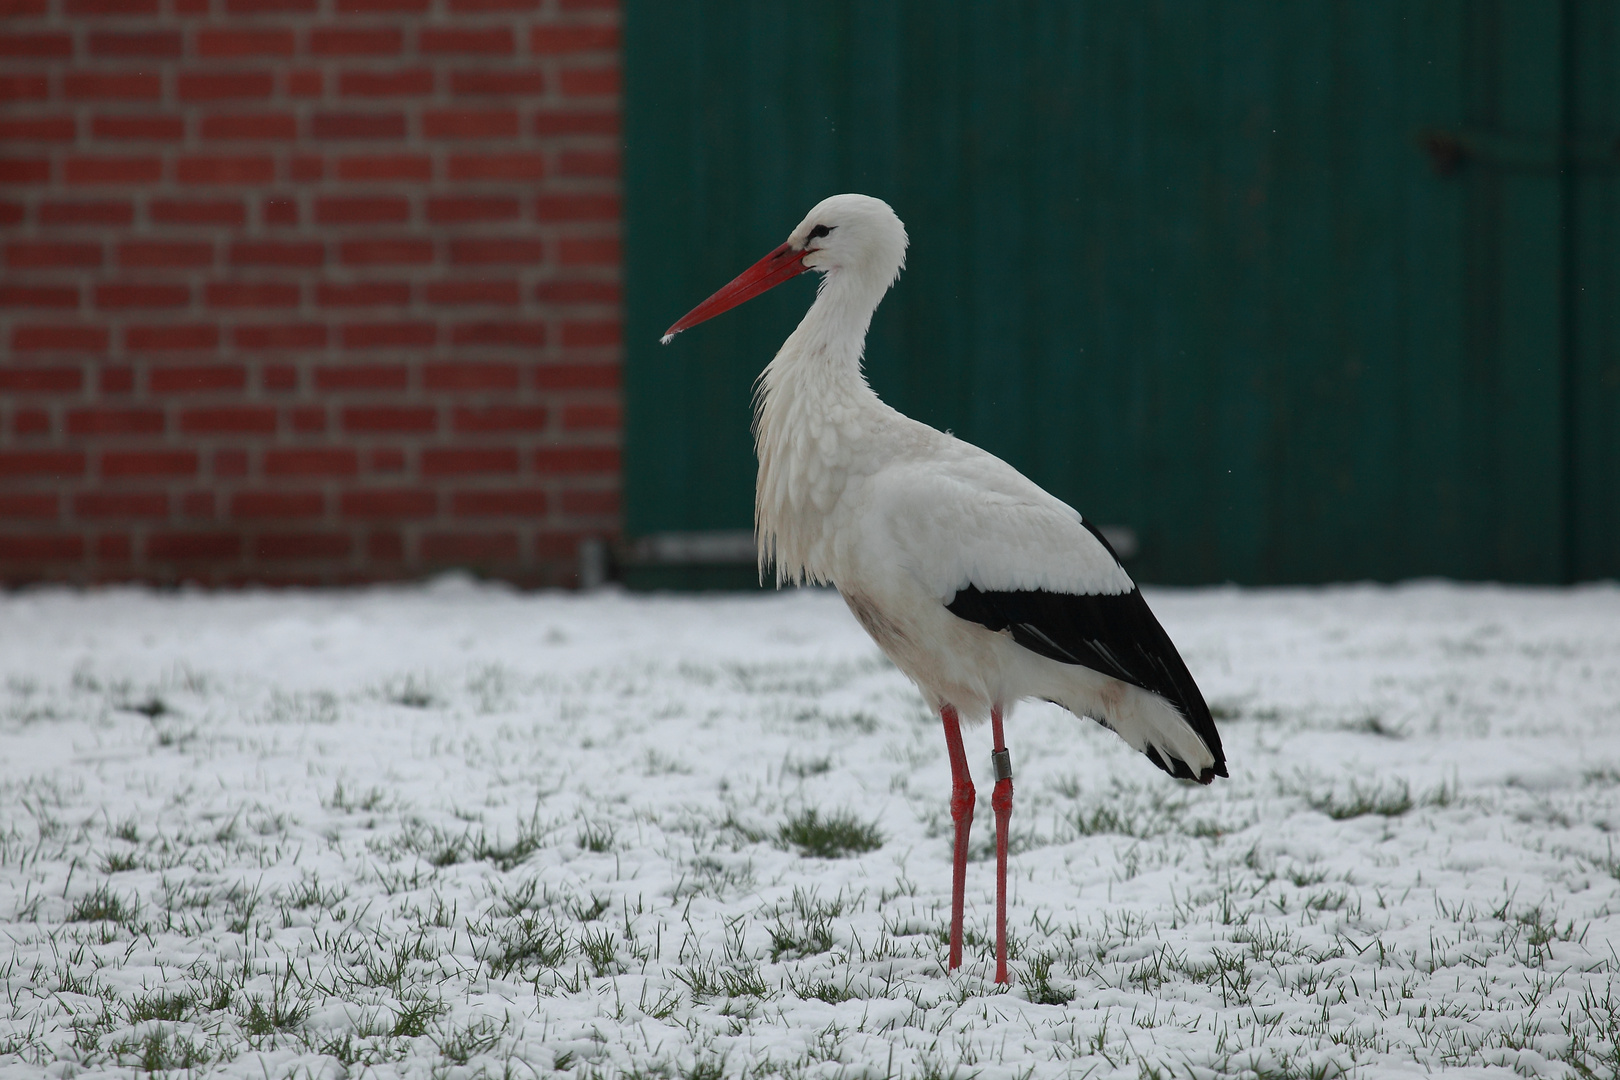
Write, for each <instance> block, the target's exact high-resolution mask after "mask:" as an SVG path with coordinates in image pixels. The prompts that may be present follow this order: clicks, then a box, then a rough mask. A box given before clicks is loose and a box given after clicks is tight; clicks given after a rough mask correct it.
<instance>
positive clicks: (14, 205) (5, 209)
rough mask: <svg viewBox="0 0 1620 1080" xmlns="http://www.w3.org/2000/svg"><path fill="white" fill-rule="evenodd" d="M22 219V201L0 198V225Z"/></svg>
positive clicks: (10, 223) (11, 223)
mask: <svg viewBox="0 0 1620 1080" xmlns="http://www.w3.org/2000/svg"><path fill="white" fill-rule="evenodd" d="M0 2H3V0H0ZM49 171H50V166H49V164H47V165H46V172H47V175H48V174H49ZM22 219H23V204H22V203H20V202H12V201H11V200H9V199H0V225H20V224H22Z"/></svg>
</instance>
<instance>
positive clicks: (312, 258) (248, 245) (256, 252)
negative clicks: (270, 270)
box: [231, 240, 326, 266]
mask: <svg viewBox="0 0 1620 1080" xmlns="http://www.w3.org/2000/svg"><path fill="white" fill-rule="evenodd" d="M231 262H232V264H233V265H236V266H320V265H321V264H323V263H324V262H326V248H325V246H324V245H322V244H320V243H318V242H309V243H292V242H278V241H275V240H263V241H256V242H242V243H236V244H232V245H231Z"/></svg>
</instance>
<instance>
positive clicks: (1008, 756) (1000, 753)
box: [990, 750, 1012, 780]
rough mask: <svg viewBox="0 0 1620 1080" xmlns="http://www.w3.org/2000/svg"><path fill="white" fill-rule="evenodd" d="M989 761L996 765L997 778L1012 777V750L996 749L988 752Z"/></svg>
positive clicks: (1007, 778) (1005, 778)
mask: <svg viewBox="0 0 1620 1080" xmlns="http://www.w3.org/2000/svg"><path fill="white" fill-rule="evenodd" d="M990 763H991V764H992V765H994V766H995V767H996V779H997V780H1011V779H1012V751H1010V750H996V751H993V752H992V753H991V754H990Z"/></svg>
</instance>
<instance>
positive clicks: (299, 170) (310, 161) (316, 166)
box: [287, 155, 326, 184]
mask: <svg viewBox="0 0 1620 1080" xmlns="http://www.w3.org/2000/svg"><path fill="white" fill-rule="evenodd" d="M325 175H326V162H325V160H324V159H322V158H318V157H305V156H303V155H300V156H298V157H294V158H289V159H288V161H287V178H288V179H289V180H291V181H293V182H294V183H298V184H313V183H314V182H315V181H317V180H319V179H321V177H323V176H325Z"/></svg>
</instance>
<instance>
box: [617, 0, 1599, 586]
mask: <svg viewBox="0 0 1620 1080" xmlns="http://www.w3.org/2000/svg"><path fill="white" fill-rule="evenodd" d="M1574 9H1575V10H1576V11H1577V14H1576V15H1575V16H1573V17H1574V18H1576V19H1577V20H1585V22H1584V23H1583V29H1582V30H1581V31H1580V32H1579V33H1572V32H1570V31H1569V30H1568V29H1567V27H1566V23H1565V21H1564V17H1563V8H1561V7H1560V6H1559V5H1556V4H1532V3H1518V2H1512V0H1502V2H1501V3H1482V4H1465V3H1463V2H1462V0H1453V2H1451V3H1436V4H1423V5H1417V4H1410V3H1396V2H1394V0H1355V2H1350V0H1344V2H1340V3H1326V2H1321V0H1317V2H1309V3H1298V4H1288V5H1278V4H1274V3H1262V2H1258V0H1249V2H1239V0H1227V2H1220V3H1216V2H1206V3H1201V4H1199V3H1187V2H1177V3H1157V4H1155V3H1142V4H1138V3H1133V4H1123V3H1075V2H1067V0H1065V2H1058V0H1045V2H1038V3H1005V2H998V3H990V2H979V3H974V2H968V0H950V2H930V3H897V2H887V3H885V2H874V3H854V2H848V0H846V2H842V3H837V2H828V0H821V2H816V3H809V2H785V3H771V4H758V3H744V2H740V0H735V2H729V3H700V2H696V0H659V2H657V3H652V2H648V0H630V2H629V3H628V4H627V11H626V68H627V88H626V95H627V97H626V110H627V112H626V141H627V155H626V182H627V208H626V227H627V261H628V282H627V299H628V308H629V311H628V315H629V318H628V325H629V342H630V343H629V350H628V373H627V399H628V405H627V407H628V416H627V423H628V431H627V447H626V460H627V475H626V491H627V521H626V525H627V531H628V532H629V533H630V534H631V535H640V534H644V533H650V532H660V531H667V530H685V529H718V528H746V527H747V526H748V525H749V524H750V517H751V506H752V480H753V460H752V455H751V449H750V444H749V434H748V420H749V396H750V390H751V385H752V381H753V379H754V377H755V376H756V375H757V374H758V372H759V370H760V368H761V367H763V365H764V364H765V363H766V362H767V361H768V360H769V359H770V357H771V355H772V354H773V353H774V351H775V349H776V347H777V345H778V344H779V343H780V342H781V340H782V338H784V337H785V336H786V335H787V333H788V332H789V331H790V330H791V328H792V326H793V325H794V323H795V322H796V320H797V319H798V317H799V316H800V315H801V314H802V312H803V310H804V308H805V306H806V305H807V304H808V303H809V301H810V297H811V295H812V290H813V285H812V284H811V283H810V282H808V281H804V280H800V281H796V282H794V283H791V284H789V285H788V286H785V287H783V288H782V289H779V290H777V291H776V292H775V293H772V294H770V295H768V296H766V297H763V298H761V299H759V300H756V301H754V302H753V303H751V304H749V305H746V306H745V307H743V308H740V309H738V310H736V311H733V312H731V313H728V314H727V315H726V316H724V317H723V318H721V319H718V320H715V321H714V322H712V323H709V324H706V325H704V326H701V327H698V328H696V329H694V330H692V331H690V332H688V333H687V334H685V335H683V336H682V337H681V338H680V339H679V340H678V341H677V342H676V343H675V344H674V345H672V346H670V347H667V348H662V347H659V346H658V345H657V344H656V343H655V342H656V338H657V336H658V334H659V333H660V332H661V331H662V330H663V328H664V327H665V326H667V325H668V324H669V323H670V322H672V321H674V319H675V318H677V317H678V316H679V315H681V314H683V313H684V312H685V311H686V310H687V309H688V308H690V307H691V306H692V305H693V304H695V303H696V302H697V301H699V300H701V299H702V298H703V297H704V296H706V295H707V294H708V293H709V292H710V291H712V290H713V289H714V288H715V287H717V286H719V285H720V284H722V283H724V282H725V281H726V280H728V279H729V278H730V277H732V276H733V275H734V274H735V273H736V272H738V271H739V270H740V269H742V268H743V267H745V266H747V265H749V264H750V263H751V262H752V261H753V260H754V259H756V258H757V257H758V256H759V255H760V254H762V253H763V252H764V251H766V250H767V249H769V248H770V247H771V246H773V245H774V244H776V243H779V242H780V241H781V239H782V237H783V236H785V235H786V233H787V232H788V230H789V229H790V228H791V227H792V226H793V225H794V224H796V223H797V222H798V220H799V218H800V217H801V216H802V215H803V213H804V212H805V210H807V209H808V208H809V207H810V206H811V205H812V204H814V203H815V202H816V201H817V200H818V199H820V198H822V197H823V196H825V195H828V194H831V193H834V192H837V191H848V190H856V191H864V192H867V193H869V194H873V195H877V196H880V197H882V198H884V199H887V200H888V201H889V202H891V203H892V204H893V205H894V206H895V208H896V210H897V211H898V212H899V213H900V215H901V217H902V218H903V219H904V220H905V221H906V223H907V226H908V228H909V230H910V232H911V236H912V248H911V254H910V259H909V269H908V270H907V271H906V273H905V275H904V276H903V277H902V279H901V281H900V284H899V285H898V286H897V288H896V289H895V291H894V292H893V293H892V294H891V295H890V297H889V298H888V300H887V301H886V302H885V304H884V306H883V307H882V308H881V309H880V310H879V313H878V316H877V319H876V320H875V322H874V324H873V329H872V337H871V342H870V348H869V363H868V367H869V371H870V374H871V379H872V382H873V384H874V385H875V386H876V387H877V389H878V391H879V392H880V393H881V394H883V395H884V396H885V397H886V398H887V399H888V400H889V401H891V402H892V403H894V404H895V405H896V406H897V407H899V408H900V409H902V410H904V411H906V412H909V413H911V414H912V415H914V416H917V417H918V418H920V419H922V420H925V421H927V422H929V423H932V424H935V425H937V426H939V427H943V428H949V429H952V430H954V431H956V432H957V433H958V434H960V435H962V436H964V437H966V438H968V439H971V440H973V441H975V442H978V443H980V444H981V445H983V446H985V447H987V448H988V449H990V450H992V451H994V452H996V453H998V454H1000V455H1002V456H1003V457H1006V458H1007V459H1008V460H1009V461H1011V462H1012V463H1013V464H1015V465H1017V466H1018V467H1019V468H1021V469H1023V470H1025V471H1026V472H1028V473H1029V474H1030V475H1031V476H1032V477H1034V478H1035V479H1036V480H1038V481H1039V482H1041V483H1042V484H1044V485H1046V486H1048V487H1049V488H1050V489H1052V490H1053V491H1054V492H1056V493H1057V494H1058V495H1060V496H1061V497H1063V498H1065V499H1067V500H1069V501H1070V502H1072V503H1073V504H1074V505H1075V506H1077V507H1079V508H1080V509H1081V510H1082V511H1083V512H1084V513H1086V514H1087V515H1088V516H1089V517H1091V518H1092V519H1094V520H1097V521H1099V522H1103V523H1110V524H1121V525H1127V526H1130V527H1132V528H1134V529H1135V530H1136V531H1137V533H1138V535H1139V536H1140V538H1141V540H1142V550H1141V555H1140V556H1139V558H1138V559H1137V560H1136V561H1135V562H1134V563H1133V564H1132V569H1133V570H1134V571H1135V572H1136V573H1137V574H1138V576H1140V577H1142V578H1144V579H1146V580H1151V581H1162V582H1202V581H1220V580H1238V581H1244V582H1253V583H1261V582H1285V581H1322V580H1335V579H1346V578H1363V577H1373V578H1382V579H1393V578H1401V577H1409V576H1414V575H1426V574H1445V575H1452V576H1457V577H1467V578H1481V577H1495V578H1506V579H1514V580H1530V581H1548V580H1561V579H1564V578H1565V577H1567V576H1569V575H1570V574H1571V573H1577V574H1579V575H1581V576H1590V575H1593V574H1615V573H1617V572H1620V566H1617V559H1616V555H1615V545H1614V543H1613V542H1612V540H1610V539H1609V538H1612V537H1614V536H1615V535H1616V532H1615V528H1616V525H1617V524H1620V522H1617V520H1616V519H1617V517H1620V511H1617V510H1616V506H1617V504H1620V481H1617V480H1616V479H1615V477H1616V475H1617V473H1620V469H1617V468H1616V464H1617V456H1616V454H1617V445H1620V444H1617V441H1616V440H1617V436H1616V435H1615V434H1614V432H1615V430H1616V428H1617V427H1620V425H1617V424H1616V422H1615V421H1616V420H1617V419H1620V380H1617V379H1616V378H1615V376H1614V372H1615V370H1616V364H1617V360H1616V324H1615V320H1616V316H1615V315H1614V314H1613V313H1614V311H1615V310H1616V309H1617V307H1620V304H1617V303H1616V302H1615V300H1616V289H1617V278H1620V275H1617V273H1616V269H1615V250H1616V247H1615V244H1614V243H1613V242H1612V241H1613V239H1614V237H1615V233H1616V229H1617V226H1616V196H1615V186H1614V185H1615V175H1614V173H1613V172H1612V171H1611V172H1604V171H1603V170H1601V169H1599V170H1596V171H1593V172H1591V173H1590V174H1588V173H1580V174H1578V177H1579V178H1578V179H1574V178H1566V177H1563V176H1561V175H1560V174H1559V172H1558V169H1557V168H1556V161H1555V158H1556V154H1555V153H1554V152H1553V151H1551V150H1549V151H1547V153H1546V154H1544V155H1543V156H1546V157H1547V158H1548V160H1549V161H1552V162H1553V164H1552V166H1550V167H1546V168H1539V167H1536V166H1535V165H1534V163H1533V162H1532V163H1531V164H1530V165H1526V164H1525V162H1523V161H1517V163H1515V162H1514V161H1506V162H1504V160H1497V159H1496V158H1493V157H1492V154H1494V153H1495V151H1491V153H1486V152H1484V151H1480V152H1478V153H1476V154H1475V157H1474V158H1473V159H1470V160H1468V161H1465V162H1463V163H1462V165H1461V167H1460V168H1458V169H1457V170H1456V171H1454V172H1453V173H1451V174H1450V175H1442V174H1441V172H1440V171H1437V170H1436V168H1435V167H1434V165H1433V163H1432V162H1431V160H1430V157H1429V156H1428V155H1427V154H1426V153H1425V152H1424V150H1423V148H1422V141H1423V140H1422V136H1423V133H1424V132H1425V131H1428V130H1431V129H1434V130H1442V131H1445V132H1449V133H1453V134H1457V135H1459V137H1461V136H1467V137H1469V138H1474V137H1475V136H1479V138H1483V139H1485V140H1486V142H1489V141H1490V139H1495V138H1497V134H1493V133H1498V134H1502V135H1503V137H1511V138H1512V139H1519V140H1520V142H1522V143H1523V144H1524V145H1526V146H1530V147H1531V150H1530V151H1527V153H1529V155H1530V157H1532V158H1534V157H1535V156H1536V154H1537V153H1540V151H1536V150H1535V149H1534V147H1535V146H1536V145H1543V144H1544V145H1545V146H1547V147H1553V148H1556V146H1557V145H1558V141H1557V140H1558V137H1559V133H1560V132H1561V131H1562V130H1563V125H1565V124H1566V123H1568V122H1570V121H1569V118H1570V116H1571V115H1574V114H1570V113H1569V112H1568V109H1567V105H1568V101H1567V99H1568V98H1569V97H1570V94H1569V93H1568V92H1567V90H1566V80H1565V74H1566V72H1573V77H1572V78H1571V79H1570V80H1568V82H1569V84H1570V85H1578V93H1577V96H1578V97H1579V99H1580V101H1581V102H1584V103H1585V104H1584V105H1582V106H1581V109H1584V111H1580V109H1578V110H1577V113H1578V114H1579V115H1578V117H1577V122H1578V123H1579V124H1580V125H1583V126H1582V131H1586V132H1587V133H1588V134H1592V135H1594V136H1600V135H1601V133H1602V132H1611V133H1612V132H1614V131H1615V112H1616V106H1615V93H1616V90H1615V87H1616V82H1615V76H1614V70H1615V63H1614V62H1613V61H1614V60H1615V59H1616V52H1615V47H1614V38H1615V29H1614V25H1613V24H1614V15H1613V10H1612V8H1611V7H1609V6H1606V5H1604V4H1603V3H1601V2H1600V0H1584V6H1583V5H1581V4H1577V5H1574ZM1588 9H1590V10H1588ZM1572 48H1578V49H1579V50H1583V51H1581V52H1580V57H1581V58H1582V59H1580V61H1579V63H1577V64H1576V66H1575V67H1574V68H1569V67H1568V66H1567V54H1568V53H1569V52H1570V50H1571V49H1572ZM1588 99H1590V100H1588ZM1481 133H1483V135H1481ZM1537 139H1540V140H1542V143H1541V144H1538V143H1536V140H1537ZM1498 141H1500V140H1498ZM1476 144H1477V145H1476ZM1476 144H1470V145H1471V146H1476V149H1477V148H1478V146H1484V145H1485V143H1481V142H1478V140H1477V139H1476ZM1504 145H1505V144H1504ZM1515 145H1517V144H1515ZM1490 146H1496V143H1490ZM1487 149H1489V148H1488V147H1487ZM1510 149H1511V148H1510ZM1516 152H1517V151H1515V153H1516ZM1507 156H1508V157H1509V158H1511V157H1513V154H1512V153H1509V154H1508V155H1507ZM1520 156H1521V157H1522V156H1523V154H1521V155H1520ZM1496 157H1497V158H1499V157H1501V155H1499V154H1498V155H1496ZM1572 200H1573V201H1572ZM1567 236H1572V237H1575V238H1576V239H1575V240H1573V241H1571V242H1572V243H1574V245H1575V246H1574V247H1570V246H1569V245H1568V244H1566V237H1567ZM1572 272H1573V273H1575V274H1578V275H1579V276H1580V279H1581V281H1583V282H1586V283H1587V285H1588V288H1589V289H1591V290H1593V292H1592V293H1591V294H1590V295H1589V294H1588V293H1583V292H1570V291H1569V290H1570V289H1571V288H1572V287H1573V286H1572V284H1571V281H1572V278H1571V273H1572ZM1571 326H1573V331H1570V327H1571ZM1571 332H1572V334H1573V336H1571V337H1570V338H1569V341H1568V343H1566V341H1565V336H1566V333H1571ZM1589 503H1590V505H1588V504H1589ZM1594 522H1595V523H1597V524H1592V523H1594Z"/></svg>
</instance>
